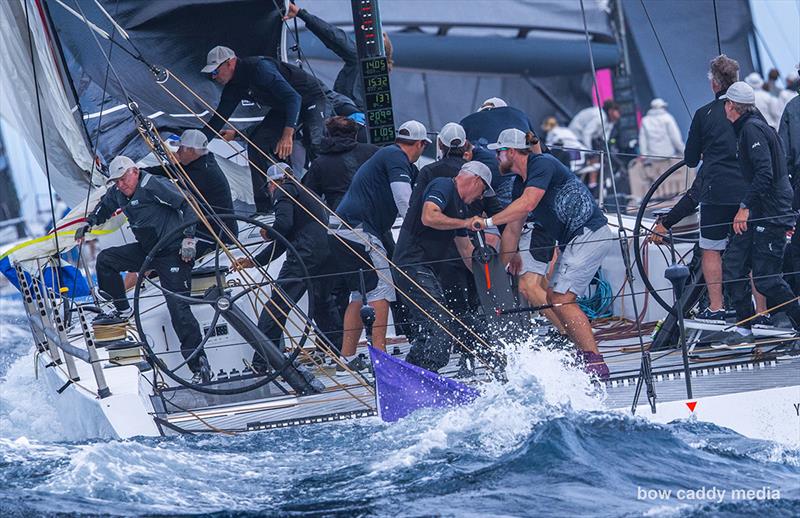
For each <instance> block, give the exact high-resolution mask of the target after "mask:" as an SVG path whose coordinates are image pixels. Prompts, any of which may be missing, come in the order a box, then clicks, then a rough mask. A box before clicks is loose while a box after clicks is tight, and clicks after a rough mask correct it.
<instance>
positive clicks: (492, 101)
mask: <svg viewBox="0 0 800 518" xmlns="http://www.w3.org/2000/svg"><path fill="white" fill-rule="evenodd" d="M504 106H508V103H506V102H505V101H504V100H502V99H500V98H499V97H489V98H488V99H486V100H485V101H483V104H481V107H480V108H478V111H479V112H482V111H483V110H491V109H492V108H503V107H504Z"/></svg>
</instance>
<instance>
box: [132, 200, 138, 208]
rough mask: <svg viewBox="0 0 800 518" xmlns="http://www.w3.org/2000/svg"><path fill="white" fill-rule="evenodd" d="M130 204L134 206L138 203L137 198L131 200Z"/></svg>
mask: <svg viewBox="0 0 800 518" xmlns="http://www.w3.org/2000/svg"><path fill="white" fill-rule="evenodd" d="M130 204H131V205H132V206H134V207H135V206H136V205H139V200H132V201H131V203H130Z"/></svg>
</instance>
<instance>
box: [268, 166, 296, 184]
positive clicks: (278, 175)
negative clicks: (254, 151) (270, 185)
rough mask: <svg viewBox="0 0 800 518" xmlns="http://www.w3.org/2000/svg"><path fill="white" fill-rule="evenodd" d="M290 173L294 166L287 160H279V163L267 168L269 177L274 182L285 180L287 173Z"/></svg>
mask: <svg viewBox="0 0 800 518" xmlns="http://www.w3.org/2000/svg"><path fill="white" fill-rule="evenodd" d="M290 174H292V167H291V166H290V165H289V164H287V163H285V162H278V163H277V164H273V165H271V166H269V169H267V178H269V179H270V180H272V181H273V182H277V181H278V180H283V179H284V178H286V175H290Z"/></svg>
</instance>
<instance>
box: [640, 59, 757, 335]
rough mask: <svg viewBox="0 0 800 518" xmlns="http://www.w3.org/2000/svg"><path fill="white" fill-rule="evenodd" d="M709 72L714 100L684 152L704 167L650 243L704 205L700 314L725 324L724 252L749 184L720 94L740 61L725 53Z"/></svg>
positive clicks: (695, 121)
mask: <svg viewBox="0 0 800 518" xmlns="http://www.w3.org/2000/svg"><path fill="white" fill-rule="evenodd" d="M708 75H709V79H710V82H711V90H712V91H713V92H714V97H715V99H714V100H713V101H711V102H710V103H708V104H706V105H705V106H703V107H701V108H700V109H699V110H697V111H696V112H695V114H694V117H693V118H692V124H691V127H690V128H689V137H688V138H687V139H686V148H685V150H684V155H683V156H684V160H685V161H686V165H687V166H688V167H697V165H698V164H699V163H700V161H701V160H702V162H703V165H702V167H701V168H700V170H699V171H698V173H697V177H696V178H695V180H694V182H693V183H692V186H691V188H690V189H689V190H688V191H687V192H686V194H684V195H683V197H682V198H681V199H680V200H679V201H678V203H676V204H675V206H674V207H673V208H672V209H671V210H670V211H669V213H668V214H667V215H666V216H664V217H663V218H662V219H660V220H659V222H658V223H657V224H656V227H655V228H654V229H653V230H654V232H655V234H654V235H653V238H652V241H653V242H655V243H660V242H661V241H662V236H665V235H666V234H667V233H668V230H669V229H670V228H672V226H673V225H675V224H676V223H678V222H679V221H680V220H682V219H683V218H685V217H686V216H688V215H689V214H691V213H692V211H694V209H695V208H696V207H697V205H698V204H699V205H700V249H701V250H702V251H703V253H702V269H703V279H704V280H705V283H706V289H707V290H708V300H709V306H708V308H706V309H704V310H703V311H701V312H700V313H698V314H697V316H696V318H697V320H702V321H704V322H710V323H717V324H724V323H725V306H724V300H723V298H722V252H723V251H724V250H725V247H726V246H727V244H728V235H729V233H730V230H731V224H732V223H733V217H734V215H735V214H736V211H738V210H739V206H738V204H739V202H740V201H741V199H742V197H743V196H744V193H745V190H746V188H747V184H746V182H745V180H744V177H743V176H742V171H741V169H740V168H739V163H738V162H737V159H736V134H735V133H734V131H733V127H732V126H731V124H730V122H728V120H727V118H726V117H725V108H724V105H725V102H724V101H723V100H722V99H720V98H721V97H722V96H723V95H724V94H725V92H726V91H727V90H728V87H729V86H730V85H732V84H733V83H735V82H736V81H737V80H738V78H739V64H738V63H737V62H736V61H734V60H732V59H730V58H729V57H727V56H725V55H724V54H723V55H720V56H717V57H716V58H714V59H713V60H712V61H711V65H710V68H709V72H708Z"/></svg>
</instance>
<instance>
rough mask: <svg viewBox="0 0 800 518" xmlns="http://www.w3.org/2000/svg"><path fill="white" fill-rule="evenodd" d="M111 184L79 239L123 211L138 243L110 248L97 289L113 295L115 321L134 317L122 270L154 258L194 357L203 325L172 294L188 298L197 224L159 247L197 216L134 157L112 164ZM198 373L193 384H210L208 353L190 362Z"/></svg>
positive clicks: (175, 323) (186, 349)
mask: <svg viewBox="0 0 800 518" xmlns="http://www.w3.org/2000/svg"><path fill="white" fill-rule="evenodd" d="M108 169H109V177H108V182H109V183H113V184H114V185H112V186H111V187H110V188H109V189H108V191H107V192H106V193H105V194H104V195H103V197H102V198H100V201H99V202H98V204H97V206H96V207H95V209H94V210H93V211H92V213H91V214H89V216H88V217H87V218H86V223H87V225H86V226H84V227H82V228H81V229H79V230H78V232H77V233H76V234H75V239H76V241H80V240H81V239H83V236H84V234H85V233H86V232H87V231H88V230H90V229H91V228H92V227H94V226H96V225H101V224H103V223H105V221H106V220H108V219H109V218H110V217H111V216H112V215H113V214H114V213H115V212H116V211H117V209H122V212H123V213H124V214H125V216H126V217H127V218H128V223H129V224H130V226H131V230H132V231H133V235H134V236H135V237H136V242H135V243H128V244H127V245H122V246H115V247H113V248H107V249H105V250H103V251H102V252H100V254H99V255H98V256H97V285H98V288H99V289H100V290H103V291H105V292H106V293H108V294H110V295H111V297H112V298H113V301H114V306H115V308H116V311H115V312H114V313H113V316H114V317H117V318H119V319H121V320H127V319H128V318H130V316H131V315H132V314H133V310H132V309H131V307H130V305H129V304H128V299H127V297H126V296H125V286H124V285H123V283H122V277H121V276H120V272H138V271H139V269H140V268H141V267H142V264H144V261H145V258H146V257H147V256H151V257H152V259H151V261H150V267H151V268H152V269H153V270H155V272H156V273H157V274H158V279H159V282H160V283H161V287H162V288H163V289H164V297H165V299H166V301H167V310H168V311H169V316H170V318H171V320H172V327H173V329H174V330H175V334H177V335H178V339H179V340H180V342H181V353H182V354H183V357H184V358H188V357H189V356H190V355H191V354H192V353H193V352H194V350H195V348H196V347H197V346H198V345H199V344H200V342H201V341H202V335H201V333H200V326H199V325H198V324H197V320H196V319H195V318H194V315H193V314H192V311H191V309H190V307H189V305H188V304H187V303H186V302H184V301H183V300H181V299H179V298H177V297H174V296H172V295H171V293H175V294H178V295H183V296H188V295H189V292H190V285H191V274H192V265H193V263H194V258H195V255H196V253H197V240H196V239H195V237H194V236H195V226H194V225H190V226H189V227H187V228H186V229H184V230H183V234H182V235H179V236H178V235H176V236H175V239H174V240H173V241H171V242H168V243H165V244H163V245H162V246H161V247H160V248H159V249H157V250H156V248H155V247H156V244H157V243H158V242H159V241H160V240H161V239H162V238H164V237H165V236H168V235H171V234H173V232H174V231H175V230H176V229H177V228H179V227H181V226H182V225H184V224H186V223H188V222H192V223H194V222H196V216H195V214H194V212H193V210H192V208H191V207H190V206H189V203H188V202H187V201H186V199H185V198H184V196H183V195H182V194H181V192H180V191H179V190H178V189H177V187H175V186H174V185H173V184H172V183H171V182H170V181H169V180H167V179H165V178H161V177H158V176H154V175H151V174H148V173H146V172H141V173H140V172H139V168H138V167H136V164H135V163H134V162H133V160H131V159H130V158H128V157H126V156H122V155H120V156H118V157H116V158H115V159H114V160H112V161H111V164H109V168H108ZM188 366H189V369H191V371H192V373H194V377H193V378H192V381H193V382H195V383H197V382H203V383H207V382H209V381H210V380H211V368H210V366H209V364H208V360H207V359H206V356H205V352H204V351H202V352H200V353H199V354H197V355H195V356H194V357H193V358H192V360H191V361H189V362H188Z"/></svg>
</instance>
